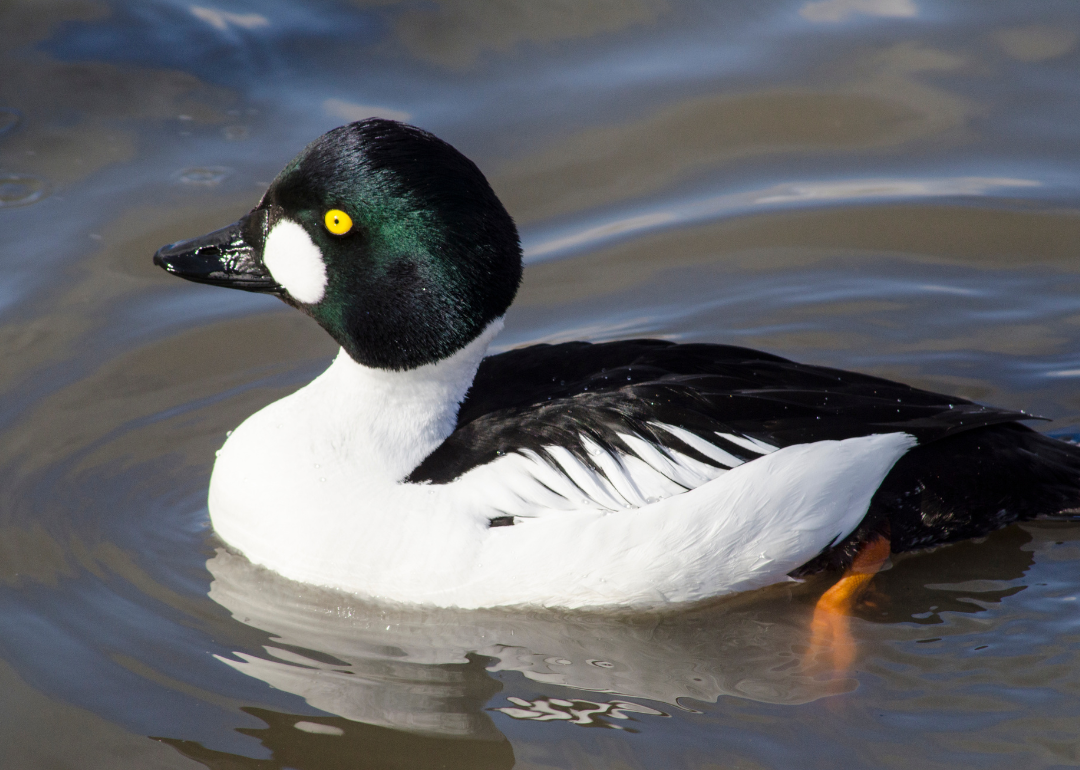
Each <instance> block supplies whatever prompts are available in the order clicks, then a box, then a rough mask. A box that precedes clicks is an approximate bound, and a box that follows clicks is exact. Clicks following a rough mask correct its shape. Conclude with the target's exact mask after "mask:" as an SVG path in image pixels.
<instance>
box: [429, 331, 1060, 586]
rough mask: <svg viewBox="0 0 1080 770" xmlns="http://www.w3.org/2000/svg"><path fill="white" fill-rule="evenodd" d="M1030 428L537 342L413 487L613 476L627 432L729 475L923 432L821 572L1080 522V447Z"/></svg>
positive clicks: (824, 374)
mask: <svg viewBox="0 0 1080 770" xmlns="http://www.w3.org/2000/svg"><path fill="white" fill-rule="evenodd" d="M1031 419H1038V418H1033V417H1032V416H1031V415H1027V414H1024V413H1022V412H1012V411H1008V410H1002V409H994V408H992V407H985V406H981V405H979V404H975V403H973V402H971V401H967V400H965V399H962V398H957V397H953V396H944V395H941V394H937V393H931V392H928V391H925V390H919V389H917V388H912V387H909V386H907V385H903V384H900V383H896V382H891V381H889V380H883V379H881V378H878V377H871V376H868V375H864V374H857V373H854V372H847V371H841V370H837V369H830V368H827V367H821V366H808V365H806V364H797V363H794V362H792V361H788V360H786V359H783V358H780V357H778V356H773V355H769V354H767V353H761V352H758V351H754V350H749V349H746V348H739V347H731V346H726V345H698V344H695V345H676V344H672V343H669V342H663V341H659V340H628V341H622V342H610V343H603V344H589V343H585V342H572V343H565V344H561V345H536V346H533V347H529V348H523V349H519V350H512V351H509V352H507V353H502V354H500V355H496V356H491V357H489V358H486V359H485V360H484V361H483V363H481V365H480V369H479V371H478V373H477V377H476V380H475V382H474V384H473V387H472V389H471V390H470V391H469V394H468V396H467V397H466V399H465V401H464V403H463V404H462V407H461V410H460V413H459V416H458V425H457V429H456V430H455V431H454V433H453V434H452V435H451V436H450V437H449V438H448V439H447V440H446V442H444V443H443V444H442V445H441V446H440V447H438V448H437V449H436V450H435V451H434V452H433V453H432V454H431V455H430V456H428V457H427V458H426V459H425V460H424V461H423V462H422V463H421V464H420V465H419V466H418V467H417V468H416V469H415V470H414V471H413V472H412V474H411V475H410V477H409V479H408V480H409V481H415V482H430V483H448V482H450V481H453V480H454V479H456V478H458V477H459V476H461V475H462V474H463V473H465V472H466V471H468V470H470V469H471V468H474V467H477V466H480V465H484V464H486V463H490V462H492V461H493V460H495V459H496V458H497V457H499V456H500V455H504V454H509V453H512V452H517V453H525V452H531V453H535V455H536V456H538V457H539V458H541V459H543V460H546V461H547V463H548V464H550V465H551V467H552V468H553V469H556V470H557V469H558V463H557V462H556V461H555V459H553V458H552V457H551V456H550V454H548V453H547V450H546V448H547V447H551V446H560V447H564V448H566V449H567V450H569V451H570V452H571V453H573V455H574V457H576V458H577V460H578V461H580V462H581V463H583V464H585V465H588V466H589V467H591V468H592V469H593V470H594V471H597V472H598V473H602V471H601V470H600V469H599V468H597V467H596V464H595V463H593V462H592V460H591V457H590V454H589V448H590V447H589V446H588V444H589V443H591V444H593V445H594V448H595V446H599V447H601V448H602V449H604V450H606V451H607V452H609V453H613V454H615V453H623V454H625V453H627V452H632V451H633V448H631V447H628V446H627V445H626V443H625V439H624V436H627V435H630V436H639V437H641V438H643V439H645V440H647V441H650V442H653V443H655V444H659V445H661V446H662V447H665V448H666V449H667V450H670V452H671V453H672V454H673V455H674V454H675V453H681V454H682V455H684V456H687V457H691V458H693V459H694V460H697V461H699V462H701V463H705V464H707V465H712V466H714V467H716V468H717V469H718V472H722V469H723V468H725V467H731V466H732V465H734V464H738V463H739V462H745V461H750V460H753V459H754V458H756V457H759V456H761V454H763V451H767V450H762V448H761V447H762V446H770V445H771V446H772V447H784V446H789V445H792V444H800V443H805V442H812V441H821V440H826V439H845V438H852V437H855V436H861V435H866V434H869V433H885V432H894V431H903V432H905V433H910V434H912V435H914V436H916V438H918V439H919V443H920V445H919V446H917V447H915V448H914V449H913V450H911V451H910V452H908V453H907V454H906V455H905V456H904V457H903V458H901V459H900V461H899V462H898V463H897V464H896V466H895V467H894V468H893V470H892V471H891V472H890V473H889V475H888V477H887V478H886V479H885V481H884V482H883V483H882V485H881V487H880V488H879V489H878V491H877V493H876V494H875V495H874V498H873V500H872V502H871V504H870V508H869V511H868V512H867V515H866V518H865V519H864V521H863V523H862V524H861V525H860V527H859V528H858V529H857V530H856V531H855V532H853V533H852V534H851V535H850V536H849V537H848V538H846V539H845V540H844V541H843V542H841V543H837V544H835V545H834V546H832V547H830V548H827V549H826V550H825V551H824V552H822V554H821V555H820V556H819V557H817V558H816V559H814V560H812V561H811V562H809V563H808V564H806V565H804V566H803V567H801V568H800V569H799V570H797V571H796V572H795V573H793V574H797V575H806V574H810V573H813V572H815V571H818V570H821V569H826V568H842V567H845V566H847V565H848V564H850V562H851V559H852V557H853V555H854V554H855V553H856V552H857V550H858V548H859V547H860V545H861V544H862V543H863V542H865V541H866V540H867V539H868V538H870V537H871V536H873V535H874V534H875V533H881V534H885V535H887V536H888V537H889V538H890V540H891V542H892V550H893V551H894V552H895V551H904V550H909V549H913V548H920V547H924V546H928V545H932V544H935V543H942V542H952V541H955V540H959V539H962V538H968V537H974V536H979V535H983V534H986V533H988V532H990V531H992V530H994V529H997V528H999V527H1002V526H1005V525H1006V524H1009V523H1011V522H1013V521H1016V520H1023V519H1030V518H1033V517H1035V516H1039V515H1047V514H1056V513H1062V512H1066V513H1080V448H1078V447H1076V446H1075V445H1071V444H1067V443H1065V442H1062V441H1057V440H1055V439H1051V438H1048V437H1046V436H1043V435H1041V434H1039V433H1036V432H1035V431H1032V430H1031V429H1029V428H1027V427H1025V426H1023V425H1020V424H1019V423H1018V422H1017V420H1031ZM663 426H669V427H668V428H665V427H663ZM670 426H674V428H675V429H676V430H675V432H672V430H671V429H670ZM680 432H681V436H682V438H680V436H679V435H678V434H679V433H680ZM695 437H696V439H699V440H701V441H704V442H707V445H708V446H707V447H706V449H708V447H713V448H715V449H716V450H717V451H716V452H713V451H705V452H702V451H698V449H695V446H696V447H699V448H701V447H705V446H706V444H702V443H701V441H698V440H694V439H695ZM747 439H749V441H748V440H747ZM688 442H689V443H688ZM718 456H723V457H730V458H732V459H731V460H724V459H717V457H718ZM513 521H514V519H513V517H512V516H504V517H497V518H496V519H493V521H492V524H493V525H494V526H497V525H505V524H512V523H513Z"/></svg>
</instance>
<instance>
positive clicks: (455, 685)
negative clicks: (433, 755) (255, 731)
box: [207, 549, 855, 736]
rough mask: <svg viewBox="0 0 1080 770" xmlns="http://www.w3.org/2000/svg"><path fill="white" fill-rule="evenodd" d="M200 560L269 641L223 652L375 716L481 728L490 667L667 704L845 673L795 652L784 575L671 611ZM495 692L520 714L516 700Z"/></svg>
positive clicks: (784, 699) (391, 721) (804, 698)
mask: <svg viewBox="0 0 1080 770" xmlns="http://www.w3.org/2000/svg"><path fill="white" fill-rule="evenodd" d="M207 567H208V569H209V570H210V572H211V573H212V574H213V576H214V581H213V583H212V584H211V587H210V598H212V599H213V600H214V601H216V602H218V603H219V604H221V605H222V606H223V607H225V608H227V609H228V610H229V612H230V613H232V615H233V617H234V618H235V619H237V620H239V621H241V622H243V623H245V624H248V625H251V626H254V627H256V628H259V629H261V630H263V631H266V632H268V633H270V634H271V635H272V637H273V638H275V639H276V640H277V642H275V643H274V645H273V646H271V645H268V646H267V647H266V648H265V653H264V655H260V656H256V655H254V654H251V653H250V652H245V651H237V652H236V653H235V655H236V658H238V660H230V659H228V658H221V660H222V662H223V663H225V664H226V665H229V666H231V667H232V668H234V669H236V670H237V671H241V672H243V673H245V674H247V675H249V676H252V677H255V678H257V679H261V680H263V681H265V682H267V683H269V684H271V685H273V686H274V687H276V688H278V689H281V690H285V691H288V692H293V693H296V694H298V695H300V696H302V697H303V698H304V699H305V700H306V701H307V702H308V703H309V704H310V705H311V706H313V707H315V708H317V709H320V710H322V711H326V712H329V713H331V714H336V715H339V716H343V717H346V718H348V719H351V720H355V721H360V722H365V723H368V724H374V725H380V726H383V727H393V728H396V729H402V730H408V731H412V732H419V733H425V734H440V735H463V736H489V735H490V734H491V733H492V730H493V728H492V725H491V722H490V718H489V717H488V716H487V714H486V712H484V711H483V710H482V708H481V707H482V706H483V705H484V704H485V703H486V702H487V701H488V700H489V699H491V697H492V696H493V695H494V693H495V692H496V691H497V690H498V687H497V686H496V685H495V684H494V681H495V680H494V679H492V678H490V677H489V674H490V673H496V672H517V673H519V674H521V675H523V676H524V677H525V678H526V679H529V680H532V681H535V682H541V683H544V684H546V685H558V686H560V687H564V688H570V689H573V690H578V691H585V692H590V693H604V694H605V695H606V696H613V695H614V696H620V697H621V698H623V699H625V698H637V699H644V700H647V701H652V702H653V705H655V704H658V703H662V704H667V705H669V706H671V707H674V708H686V707H687V706H686V705H685V704H682V703H681V701H683V700H685V699H692V700H696V701H702V702H715V701H716V699H717V698H719V697H721V696H724V695H731V696H737V697H749V698H752V699H754V700H758V701H763V702H768V703H787V704H796V703H807V702H810V701H813V700H816V699H818V698H821V697H824V696H826V695H829V694H834V693H836V692H845V691H848V690H850V689H851V688H852V687H854V684H855V683H854V682H853V681H851V680H839V681H837V680H831V679H828V678H819V677H818V673H819V672H820V670H819V669H817V668H815V662H814V660H813V659H812V658H810V657H808V656H807V655H806V654H805V653H806V652H807V648H806V643H807V639H808V632H807V631H806V623H805V620H806V618H805V617H804V615H805V613H804V612H803V611H802V610H803V609H806V608H800V609H798V610H796V611H792V610H791V607H790V601H791V597H790V595H789V593H788V590H787V589H783V588H781V589H778V590H773V591H765V592H759V593H758V594H756V595H755V597H754V599H753V600H752V601H745V600H744V601H728V602H725V603H724V604H723V605H722V607H720V608H712V609H709V610H700V611H697V612H683V613H679V614H677V615H674V616H669V617H664V616H651V615H644V616H641V615H635V616H625V617H619V616H614V617H613V616H612V615H610V614H599V613H596V614H594V613H562V612H552V611H530V612H525V611H520V612H510V611H458V610H436V609H427V610H421V609H410V608H400V607H388V606H380V605H372V604H366V603H364V602H362V601H359V600H357V599H355V598H350V597H347V596H343V595H340V594H336V593H331V592H325V591H320V590H317V589H313V588H311V587H308V586H303V585H300V584H296V583H292V582H290V581H286V580H284V579H282V578H279V577H277V576H276V575H273V574H271V573H269V572H267V571H266V570H263V569H261V568H257V567H253V566H252V565H251V564H250V563H248V562H247V561H246V560H245V559H243V558H241V557H238V556H235V555H232V554H230V553H228V552H227V551H225V550H223V549H222V550H219V551H218V553H217V554H216V555H215V556H214V558H213V559H211V560H210V561H209V562H208V563H207ZM475 656H480V658H483V659H486V660H488V661H489V662H488V664H487V666H486V669H485V668H478V667H473V666H469V665H464V664H467V663H469V662H470V661H471V660H476V659H477V658H476V657H475ZM493 688H494V689H493ZM588 700H590V701H591V702H594V705H595V706H596V707H597V708H598V709H603V710H604V711H606V712H609V713H610V712H611V711H612V710H613V709H614V710H615V711H616V712H617V713H619V714H624V715H625V714H626V713H628V712H630V713H632V712H631V709H632V707H626V706H619V705H616V704H615V703H613V702H612V700H611V699H610V698H609V697H605V698H603V699H602V701H603V704H606V705H602V704H601V703H599V702H597V699H596V698H595V697H594V698H591V699H588ZM499 705H500V707H502V708H511V709H515V708H516V709H518V710H517V711H511V712H509V715H510V716H514V717H518V718H521V717H523V716H527V715H525V714H523V713H522V712H521V709H522V708H523V707H522V705H521V704H520V703H518V702H517V701H504V702H503V703H502V704H499ZM535 707H536V704H535V703H534V705H533V707H531V709H532V710H534V711H535ZM653 711H655V709H654V708H653V706H649V707H648V708H647V709H645V710H643V711H639V712H636V713H637V714H649V713H651V712H653ZM503 713H507V712H503ZM549 713H550V712H549ZM566 713H569V711H567V712H566ZM597 713H599V712H597ZM579 718H580V715H579ZM589 721H592V720H591V719H590V720H585V721H584V722H581V723H588V722H589Z"/></svg>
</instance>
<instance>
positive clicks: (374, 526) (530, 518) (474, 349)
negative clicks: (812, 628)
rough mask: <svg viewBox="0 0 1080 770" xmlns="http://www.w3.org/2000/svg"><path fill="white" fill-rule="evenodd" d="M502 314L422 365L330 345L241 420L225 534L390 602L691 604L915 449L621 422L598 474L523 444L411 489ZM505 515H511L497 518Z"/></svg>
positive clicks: (769, 570)
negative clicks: (289, 385)
mask: <svg viewBox="0 0 1080 770" xmlns="http://www.w3.org/2000/svg"><path fill="white" fill-rule="evenodd" d="M498 325H501V323H500V324H495V325H493V328H489V329H488V330H487V331H486V332H485V333H484V334H483V335H481V338H480V339H478V340H477V341H476V342H474V343H473V345H470V346H469V348H467V349H466V350H464V351H462V352H461V353H459V355H458V356H455V357H454V358H453V359H449V360H448V361H443V362H440V363H438V364H435V365H432V366H431V367H421V368H420V369H417V370H412V371H411V372H384V371H372V370H364V368H363V367H359V365H358V364H355V363H354V362H352V361H351V359H347V357H345V360H342V357H339V359H338V360H337V361H335V363H334V365H333V366H332V367H331V368H330V369H329V370H328V371H327V372H326V373H325V374H324V375H322V376H321V377H320V378H318V379H317V380H315V382H313V383H312V384H311V385H309V386H307V387H306V388H304V389H302V390H301V391H298V392H297V393H295V394H293V395H292V396H290V397H288V398H285V399H282V400H281V401H278V402H276V403H274V404H271V405H270V406H268V407H266V408H265V409H263V410H262V411H260V412H258V413H256V414H255V415H253V416H252V417H250V418H249V419H248V420H247V421H245V422H244V424H243V425H241V426H240V427H239V428H238V429H237V430H236V431H235V432H234V433H233V435H232V436H231V437H230V438H229V440H228V441H227V442H226V444H225V446H224V447H223V448H222V449H221V451H220V452H219V456H218V461H217V463H216V464H215V467H214V474H213V478H212V480H211V487H210V514H211V519H212V522H213V525H214V528H215V529H216V530H217V532H218V534H219V535H220V536H221V537H222V538H223V539H224V540H225V541H226V542H228V543H230V544H231V545H232V546H234V547H236V548H238V549H239V550H240V551H242V552H243V553H244V554H245V555H246V556H247V557H248V558H249V559H250V560H251V561H253V562H255V563H257V564H261V565H264V566H266V567H268V568H270V569H272V570H275V571H276V572H279V573H280V574H282V575H284V576H285V577H288V578H292V579H294V580H299V581H302V582H307V583H312V584H316V585H323V586H327V587H333V588H337V589H341V590H345V591H349V592H353V593H357V594H361V595H364V596H369V597H374V598H381V599H385V600H391V601H397V602H406V603H417V604H429V605H437V606H447V607H449V606H456V607H484V606H504V605H547V606H561V607H589V606H606V605H621V606H640V607H644V606H654V605H658V604H664V603H667V602H684V601H694V600H697V599H703V598H707V597H711V596H718V595H721V594H725V593H730V592H734V591H742V590H747V589H751V588H756V587H759V586H763V585H767V584H769V583H774V582H777V581H782V580H785V579H787V578H786V575H787V573H788V572H790V571H791V570H793V569H795V568H796V567H798V566H801V565H802V564H804V563H806V562H807V561H809V560H810V559H812V558H813V557H814V556H816V555H817V554H818V553H820V552H821V550H822V549H824V548H826V547H828V546H829V545H830V544H832V543H834V542H836V541H838V540H840V539H842V538H843V537H845V536H846V535H847V534H849V533H850V532H851V531H852V530H853V529H854V528H855V527H856V526H858V524H859V522H860V521H861V520H862V518H863V517H864V515H865V514H866V510H867V508H868V506H869V503H870V498H871V497H872V496H873V494H874V492H875V491H876V490H877V488H878V486H879V485H880V483H881V481H882V480H883V479H884V477H885V475H886V474H887V473H888V472H889V470H890V469H891V468H892V466H893V464H894V463H895V462H896V460H897V459H898V458H899V457H900V456H901V455H903V454H904V452H906V451H907V450H908V449H909V448H910V447H912V446H913V445H914V444H915V439H914V438H912V437H911V436H908V435H906V434H903V433H892V434H885V435H874V436H866V437H861V438H853V439H848V440H846V441H822V442H817V443H813V444H803V445H798V446H793V447H786V448H783V449H779V450H777V449H775V448H774V447H771V446H769V445H767V444H762V443H761V442H754V441H752V440H749V439H745V438H743V437H739V436H725V438H726V439H727V440H728V441H734V442H735V443H737V444H739V443H740V442H742V446H743V447H744V448H747V449H751V450H752V451H753V452H754V453H757V454H759V455H760V456H759V457H758V458H757V459H754V460H752V461H750V462H745V463H740V461H739V459H738V458H735V457H734V456H732V455H729V454H727V453H725V452H723V450H722V449H721V448H720V447H718V446H715V445H712V444H710V443H709V442H707V441H704V440H703V439H700V438H698V437H695V436H692V435H691V434H688V433H687V434H686V435H682V434H680V433H679V429H678V428H676V427H674V426H662V425H658V426H655V427H658V428H662V429H664V430H668V431H669V432H672V433H673V434H675V435H676V436H677V437H678V438H680V439H682V440H684V441H685V442H686V443H687V444H689V445H690V446H692V447H693V448H694V449H696V450H697V451H699V452H701V453H702V454H705V455H706V456H708V457H710V458H711V459H713V460H715V461H717V462H720V463H723V464H724V465H726V466H728V467H730V470H725V469H724V468H717V467H715V466H713V465H710V464H706V463H702V462H698V461H695V460H693V459H692V458H690V457H688V456H686V455H681V454H679V453H676V452H665V451H662V450H658V449H657V448H655V447H653V446H651V445H649V444H648V442H644V441H643V440H642V439H640V438H639V437H633V436H627V437H624V440H626V443H627V445H628V446H629V447H630V448H631V450H632V452H633V454H630V455H618V456H613V455H610V454H608V453H606V452H604V451H603V450H601V449H600V448H599V447H592V448H591V449H590V451H591V453H592V459H593V461H594V462H595V463H596V464H597V465H598V466H599V467H600V468H601V469H602V471H603V472H602V473H599V474H598V473H596V472H595V470H593V469H592V468H590V467H589V466H588V465H587V464H584V463H581V462H580V461H578V460H576V459H574V458H573V457H572V456H571V455H570V454H569V453H568V452H564V451H560V450H555V451H554V453H553V456H554V457H555V460H556V465H557V466H558V467H557V468H556V467H554V466H552V465H551V464H550V463H548V462H546V461H545V460H543V459H541V458H539V457H537V456H529V455H516V454H512V455H508V456H505V457H501V458H499V459H497V460H495V461H494V462H492V463H490V464H488V465H486V466H481V467H478V468H475V469H473V470H472V471H469V472H468V473H466V474H464V475H463V476H461V477H460V478H458V479H457V480H455V481H454V482H451V483H449V484H441V485H437V484H404V483H400V479H401V478H403V477H404V476H405V475H406V474H407V473H408V471H409V470H411V469H412V468H413V467H415V465H416V464H417V463H418V462H419V461H420V460H422V459H423V458H424V457H425V456H426V455H427V453H429V452H430V451H431V450H432V449H434V447H435V446H437V445H438V444H439V443H441V442H442V441H443V440H444V439H445V437H446V435H448V434H449V432H450V431H451V430H452V429H453V426H454V421H455V416H456V412H457V405H458V403H459V402H460V400H461V399H462V398H463V397H464V395H465V392H466V390H467V388H468V384H469V383H470V382H471V381H472V378H473V375H474V373H475V370H476V366H477V365H478V364H479V361H480V359H481V357H482V356H483V353H484V350H485V349H486V347H487V343H488V340H489V339H490V337H491V336H493V335H494V333H495V332H496V331H497V330H498V328H497V327H498ZM357 367H359V368H357ZM684 433H685V432H684ZM506 515H511V516H514V517H515V524H514V526H505V527H491V526H490V520H491V519H492V518H495V517H498V516H506Z"/></svg>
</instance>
